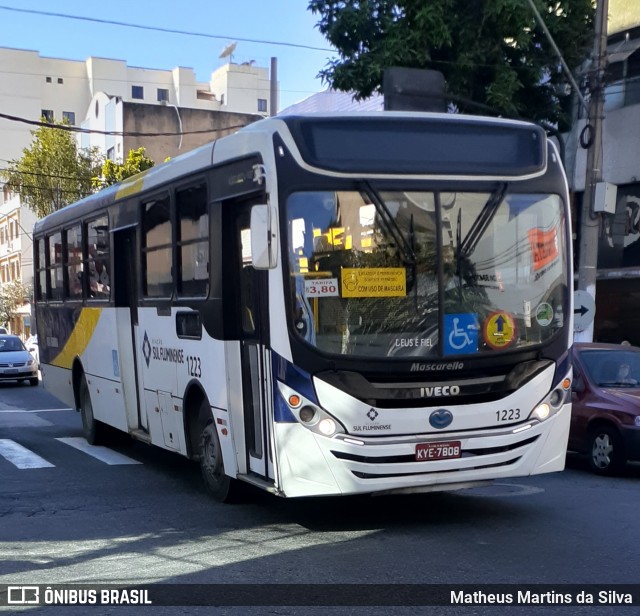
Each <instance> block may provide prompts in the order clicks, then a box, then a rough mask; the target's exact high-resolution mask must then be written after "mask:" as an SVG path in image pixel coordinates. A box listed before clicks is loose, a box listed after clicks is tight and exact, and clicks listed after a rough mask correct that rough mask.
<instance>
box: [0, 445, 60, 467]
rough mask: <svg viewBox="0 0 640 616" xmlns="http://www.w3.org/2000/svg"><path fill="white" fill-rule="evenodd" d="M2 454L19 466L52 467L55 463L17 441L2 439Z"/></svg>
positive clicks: (0, 446)
mask: <svg viewBox="0 0 640 616" xmlns="http://www.w3.org/2000/svg"><path fill="white" fill-rule="evenodd" d="M0 456H2V457H3V458H5V459H6V460H8V461H9V462H11V464H13V465H14V466H17V467H18V468H51V467H53V466H54V465H53V464H51V462H47V461H46V460H45V459H44V458H41V457H40V456H39V455H38V454H37V453H33V451H30V450H29V449H27V448H26V447H23V446H22V445H20V444H18V443H16V442H15V441H12V440H9V439H6V438H3V439H0Z"/></svg>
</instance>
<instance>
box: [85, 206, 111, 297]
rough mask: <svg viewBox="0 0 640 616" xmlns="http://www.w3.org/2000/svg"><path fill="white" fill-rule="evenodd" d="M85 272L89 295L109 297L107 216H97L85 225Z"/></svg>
mask: <svg viewBox="0 0 640 616" xmlns="http://www.w3.org/2000/svg"><path fill="white" fill-rule="evenodd" d="M87 272H88V277H89V281H88V287H89V297H90V298H93V299H103V300H104V299H107V300H108V299H109V297H110V296H111V280H110V276H109V223H108V221H107V217H106V216H103V217H102V218H98V219H97V220H94V221H93V222H90V223H89V224H88V225H87Z"/></svg>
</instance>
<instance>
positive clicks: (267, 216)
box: [251, 204, 278, 270]
mask: <svg viewBox="0 0 640 616" xmlns="http://www.w3.org/2000/svg"><path fill="white" fill-rule="evenodd" d="M277 220H278V217H277V215H276V208H275V207H274V206H272V205H266V204H265V205H254V206H253V207H252V208H251V264H252V265H253V267H254V268H255V269H257V270H265V269H273V268H274V267H275V266H276V264H277V262H278V234H277Z"/></svg>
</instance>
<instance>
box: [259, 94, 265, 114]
mask: <svg viewBox="0 0 640 616" xmlns="http://www.w3.org/2000/svg"><path fill="white" fill-rule="evenodd" d="M258 111H261V112H264V113H266V111H267V99H266V98H259V99H258Z"/></svg>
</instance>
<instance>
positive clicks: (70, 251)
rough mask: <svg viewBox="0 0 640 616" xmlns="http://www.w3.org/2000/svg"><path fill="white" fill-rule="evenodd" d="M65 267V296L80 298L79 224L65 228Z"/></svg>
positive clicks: (81, 264)
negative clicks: (66, 286)
mask: <svg viewBox="0 0 640 616" xmlns="http://www.w3.org/2000/svg"><path fill="white" fill-rule="evenodd" d="M66 233H67V250H66V253H65V254H66V263H65V266H66V269H67V285H68V289H67V290H66V293H65V296H66V297H68V298H69V299H82V285H83V281H82V274H83V271H84V267H83V263H82V261H83V259H82V256H83V255H82V227H81V226H80V225H78V226H76V227H72V228H71V229H68V230H67V232H66Z"/></svg>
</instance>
